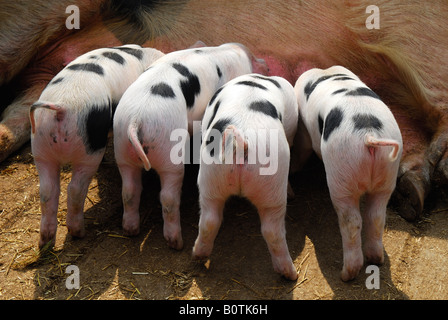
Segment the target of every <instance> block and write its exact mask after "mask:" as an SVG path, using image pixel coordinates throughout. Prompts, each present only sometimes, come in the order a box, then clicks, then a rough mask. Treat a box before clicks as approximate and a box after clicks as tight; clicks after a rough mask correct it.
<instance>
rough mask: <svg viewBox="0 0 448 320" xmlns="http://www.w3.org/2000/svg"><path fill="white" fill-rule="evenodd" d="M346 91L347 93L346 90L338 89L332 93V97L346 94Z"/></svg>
mask: <svg viewBox="0 0 448 320" xmlns="http://www.w3.org/2000/svg"><path fill="white" fill-rule="evenodd" d="M347 91H348V89H339V90H336V91H335V92H333V93H332V95H336V94H338V93H343V92H347Z"/></svg>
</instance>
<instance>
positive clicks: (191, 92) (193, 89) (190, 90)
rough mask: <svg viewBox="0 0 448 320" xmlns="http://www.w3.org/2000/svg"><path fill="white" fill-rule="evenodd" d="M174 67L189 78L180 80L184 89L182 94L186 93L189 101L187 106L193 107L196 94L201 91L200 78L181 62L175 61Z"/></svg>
mask: <svg viewBox="0 0 448 320" xmlns="http://www.w3.org/2000/svg"><path fill="white" fill-rule="evenodd" d="M173 68H174V69H176V70H177V72H179V73H180V74H181V75H183V76H184V77H186V78H187V80H185V81H184V80H182V81H181V82H180V88H181V90H182V94H183V95H184V98H185V102H186V103H187V108H192V107H193V106H194V101H195V99H196V96H197V95H198V94H199V93H200V92H201V85H200V83H199V78H198V77H197V76H196V75H195V74H193V73H191V72H190V70H188V68H187V67H185V66H184V65H182V64H180V63H173Z"/></svg>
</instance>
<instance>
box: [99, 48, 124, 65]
mask: <svg viewBox="0 0 448 320" xmlns="http://www.w3.org/2000/svg"><path fill="white" fill-rule="evenodd" d="M103 56H104V57H106V58H107V59H110V60H113V61H115V62H116V63H118V64H121V65H124V64H125V63H126V60H124V58H123V57H122V56H121V55H119V54H118V53H116V52H110V51H106V52H103Z"/></svg>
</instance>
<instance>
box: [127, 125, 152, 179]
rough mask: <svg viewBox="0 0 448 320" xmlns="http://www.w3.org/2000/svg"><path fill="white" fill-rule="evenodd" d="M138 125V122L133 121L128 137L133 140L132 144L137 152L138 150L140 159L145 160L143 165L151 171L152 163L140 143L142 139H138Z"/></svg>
mask: <svg viewBox="0 0 448 320" xmlns="http://www.w3.org/2000/svg"><path fill="white" fill-rule="evenodd" d="M137 131H138V127H137V124H136V123H133V124H131V125H130V126H129V128H128V138H129V141H130V142H131V144H132V146H133V147H134V149H135V152H137V156H138V157H139V159H140V160H141V161H142V162H143V167H144V168H145V170H146V171H149V170H150V169H151V164H150V163H149V160H148V157H147V156H146V153H145V151H144V150H143V146H142V144H141V143H140V140H139V139H138V134H137Z"/></svg>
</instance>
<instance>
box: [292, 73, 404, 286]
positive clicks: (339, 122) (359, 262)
mask: <svg viewBox="0 0 448 320" xmlns="http://www.w3.org/2000/svg"><path fill="white" fill-rule="evenodd" d="M294 89H295V93H296V96H297V98H298V103H299V113H300V121H299V122H301V123H299V129H298V131H297V134H298V135H299V134H302V135H303V136H302V138H301V140H302V142H303V143H302V146H301V148H302V152H303V153H305V154H309V152H310V150H311V148H312V150H314V151H315V152H316V153H317V155H318V156H319V157H320V158H321V159H322V161H323V163H324V166H325V172H326V177H327V183H328V188H329V191H330V197H331V200H332V202H333V205H334V208H335V210H336V213H337V215H338V220H339V228H340V231H341V235H342V245H343V252H344V265H343V268H342V272H341V279H342V280H343V281H348V280H351V279H354V278H355V277H356V276H357V275H358V273H359V271H360V269H361V268H362V266H363V264H364V257H363V250H362V247H361V226H362V223H363V222H364V226H365V243H364V254H365V256H366V260H367V262H368V263H373V264H381V263H383V262H384V254H383V243H382V236H383V230H384V225H385V218H386V207H387V204H388V201H389V198H390V196H391V194H392V192H393V190H394V189H395V184H396V180H397V173H398V166H399V163H400V158H401V154H402V149H403V143H402V137H401V133H400V129H399V127H398V124H397V122H396V121H395V118H394V116H393V115H392V113H391V111H390V110H389V108H388V107H387V106H386V105H385V104H384V103H383V102H382V101H381V99H380V97H379V96H378V95H377V94H375V93H374V92H373V91H372V90H371V89H369V88H368V87H367V86H366V85H365V84H364V83H363V82H361V80H360V79H359V78H358V77H357V76H356V75H355V74H353V73H352V72H351V71H349V70H347V69H346V68H344V67H341V66H334V67H331V68H328V69H326V70H321V69H311V70H308V71H306V72H305V73H303V74H302V75H301V76H300V77H299V78H298V80H297V82H296V84H295V88H294ZM300 128H302V129H303V130H301V129H300ZM307 146H308V150H307ZM311 152H312V151H311ZM361 196H365V212H363V215H362V216H361V212H360V198H361Z"/></svg>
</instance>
